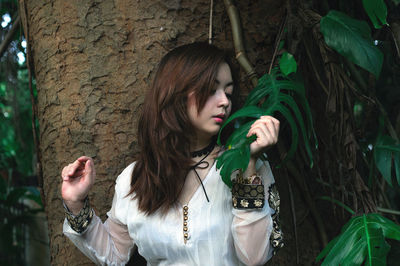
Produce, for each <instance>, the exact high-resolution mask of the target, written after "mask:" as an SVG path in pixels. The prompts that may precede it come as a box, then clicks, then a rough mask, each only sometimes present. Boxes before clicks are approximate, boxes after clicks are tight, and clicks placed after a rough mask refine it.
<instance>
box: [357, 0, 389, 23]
mask: <svg viewBox="0 0 400 266" xmlns="http://www.w3.org/2000/svg"><path fill="white" fill-rule="evenodd" d="M363 6H364V9H365V12H367V14H368V16H369V19H370V20H371V22H372V24H373V25H374V27H375V29H380V28H382V25H389V24H388V23H387V21H386V17H387V8H386V4H385V2H384V1H383V0H363Z"/></svg>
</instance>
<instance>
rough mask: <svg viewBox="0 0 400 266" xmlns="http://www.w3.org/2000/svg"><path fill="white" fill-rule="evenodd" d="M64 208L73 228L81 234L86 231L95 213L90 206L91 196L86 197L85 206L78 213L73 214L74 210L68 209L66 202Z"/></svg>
mask: <svg viewBox="0 0 400 266" xmlns="http://www.w3.org/2000/svg"><path fill="white" fill-rule="evenodd" d="M64 210H65V216H66V218H67V221H68V223H69V225H70V226H71V228H72V229H73V230H74V231H75V232H77V233H79V234H82V233H83V232H85V230H86V229H87V227H88V226H89V224H90V222H91V221H92V218H93V215H94V211H93V209H92V208H91V207H90V203H89V197H86V198H85V202H84V204H83V208H82V209H81V210H80V212H79V213H78V215H73V214H72V212H71V211H70V210H69V209H68V207H67V205H65V203H64Z"/></svg>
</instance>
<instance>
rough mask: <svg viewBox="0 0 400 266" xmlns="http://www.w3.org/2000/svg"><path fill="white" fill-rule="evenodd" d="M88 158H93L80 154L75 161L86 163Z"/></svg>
mask: <svg viewBox="0 0 400 266" xmlns="http://www.w3.org/2000/svg"><path fill="white" fill-rule="evenodd" d="M89 160H93V159H92V158H90V157H88V156H81V157H79V158H78V159H77V161H80V162H81V163H86V162H87V161H89Z"/></svg>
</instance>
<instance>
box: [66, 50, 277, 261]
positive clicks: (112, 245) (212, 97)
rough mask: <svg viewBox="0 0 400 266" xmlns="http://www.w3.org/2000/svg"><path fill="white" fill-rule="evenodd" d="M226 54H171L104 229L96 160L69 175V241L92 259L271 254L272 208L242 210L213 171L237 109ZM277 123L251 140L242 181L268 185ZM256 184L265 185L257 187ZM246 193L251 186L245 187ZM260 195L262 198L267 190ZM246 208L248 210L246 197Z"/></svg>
mask: <svg viewBox="0 0 400 266" xmlns="http://www.w3.org/2000/svg"><path fill="white" fill-rule="evenodd" d="M234 84H235V82H234V80H233V78H232V74H231V67H230V64H229V60H228V58H227V56H226V54H225V53H224V52H223V51H221V50H220V49H218V48H216V47H215V46H212V45H208V44H205V43H193V44H189V45H184V46H181V47H178V48H176V49H174V50H172V51H171V52H169V53H168V54H167V55H166V56H165V57H164V58H163V59H162V60H161V62H160V64H159V67H158V70H157V72H156V75H155V78H154V82H153V84H152V87H151V88H150V90H149V91H148V92H147V95H146V98H145V101H144V105H143V113H142V115H141V118H140V121H139V125H138V143H139V145H140V153H139V154H138V155H137V158H136V161H135V162H134V163H132V164H131V165H129V166H128V167H127V168H126V169H125V170H124V171H123V172H122V173H121V174H120V175H119V176H118V178H117V181H116V185H115V195H114V199H113V203H112V207H111V210H110V211H109V212H108V213H107V215H108V219H107V220H106V221H105V223H104V224H103V223H102V222H101V220H100V219H99V218H98V217H97V216H96V215H95V214H94V212H93V210H92V209H91V208H90V205H89V203H88V202H89V201H88V199H87V195H88V193H89V190H90V188H91V187H92V185H93V183H94V179H95V168H94V164H93V160H92V159H91V158H89V157H85V156H82V157H80V158H78V159H77V160H76V161H75V162H73V163H71V164H69V165H68V166H66V167H64V169H63V171H62V179H63V182H62V198H63V200H64V206H65V208H66V216H67V219H66V220H65V222H64V228H63V229H64V234H65V235H66V236H67V237H68V238H69V239H71V241H72V242H74V244H75V245H76V246H77V247H78V248H79V249H80V250H81V251H82V252H83V253H84V254H86V255H87V256H88V257H89V258H90V259H92V260H93V261H94V262H96V263H97V264H102V265H124V264H126V263H127V261H128V260H129V257H130V253H131V250H132V248H133V247H134V245H136V246H137V247H138V251H139V253H140V254H141V255H142V256H143V257H144V258H145V259H146V260H147V263H148V265H242V264H247V265H259V264H263V263H265V262H266V261H267V260H268V259H269V258H270V257H271V254H272V249H273V248H272V247H271V242H270V235H271V232H272V230H273V221H272V218H271V215H273V213H274V211H273V210H272V209H271V208H270V206H269V204H268V201H265V202H262V205H261V203H260V202H258V203H260V204H258V205H257V204H256V205H257V206H264V207H262V208H258V209H238V205H237V202H236V198H235V200H234V205H235V206H233V205H232V193H231V191H230V189H229V188H228V187H227V186H226V185H225V184H224V183H223V181H222V179H221V176H220V175H219V170H217V169H216V163H215V160H216V157H217V156H218V155H220V154H221V153H223V147H219V146H217V145H216V143H215V136H216V134H217V133H218V131H219V129H220V128H221V125H222V124H223V122H224V121H225V120H226V118H227V117H228V116H229V114H230V113H231V110H232V100H234V99H235V95H236V94H237V89H236V88H235V85H234ZM278 132H279V121H278V120H276V119H275V118H273V117H269V116H266V117H261V118H260V119H258V120H257V121H256V122H255V123H254V124H253V125H252V127H251V129H250V131H249V132H248V134H247V135H248V136H251V135H256V136H257V139H256V140H255V141H254V142H253V143H252V144H251V145H250V151H251V159H250V162H249V165H248V168H247V170H246V172H245V173H243V176H242V177H241V180H242V181H243V180H244V181H245V182H244V183H248V184H255V185H256V186H260V183H262V185H261V186H264V187H265V199H268V197H269V193H268V187H269V186H270V185H271V184H272V183H274V180H273V176H272V173H271V169H270V167H269V165H268V163H264V162H261V161H257V160H256V158H257V156H258V155H259V154H260V153H262V152H264V151H265V149H266V148H267V147H268V146H270V145H273V144H275V143H276V142H277V139H278ZM257 184H258V185H257ZM243 186H245V185H243ZM261 189H262V194H263V195H262V196H264V190H263V187H261ZM241 203H245V204H244V206H242V207H248V201H247V199H246V198H243V199H242V200H241Z"/></svg>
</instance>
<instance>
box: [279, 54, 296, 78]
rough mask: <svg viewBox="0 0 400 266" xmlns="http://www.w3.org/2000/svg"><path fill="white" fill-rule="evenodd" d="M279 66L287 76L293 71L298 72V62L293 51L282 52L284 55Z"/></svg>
mask: <svg viewBox="0 0 400 266" xmlns="http://www.w3.org/2000/svg"><path fill="white" fill-rule="evenodd" d="M279 68H280V70H281V72H282V73H283V74H284V75H285V76H288V75H289V74H291V73H296V71H297V63H296V60H295V59H294V57H293V55H292V54H291V53H288V52H284V53H283V54H282V57H281V59H280V60H279Z"/></svg>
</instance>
